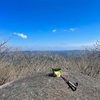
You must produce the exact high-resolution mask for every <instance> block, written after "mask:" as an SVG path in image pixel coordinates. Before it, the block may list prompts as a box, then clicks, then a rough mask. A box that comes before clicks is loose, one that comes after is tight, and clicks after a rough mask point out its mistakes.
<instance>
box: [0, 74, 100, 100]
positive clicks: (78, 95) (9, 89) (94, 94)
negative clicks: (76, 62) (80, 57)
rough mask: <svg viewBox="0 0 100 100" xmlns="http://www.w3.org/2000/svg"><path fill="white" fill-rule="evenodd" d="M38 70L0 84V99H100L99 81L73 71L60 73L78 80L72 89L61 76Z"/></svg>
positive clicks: (74, 80) (71, 79) (70, 78)
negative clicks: (77, 84)
mask: <svg viewBox="0 0 100 100" xmlns="http://www.w3.org/2000/svg"><path fill="white" fill-rule="evenodd" d="M48 74H49V72H41V73H40V72H38V73H35V74H32V75H30V76H27V77H24V78H21V79H17V80H15V81H13V82H10V83H6V84H5V85H2V86H0V100H100V81H99V80H97V79H95V78H91V77H90V76H85V75H82V74H79V73H75V72H65V73H62V74H63V75H65V77H68V79H69V80H70V81H72V82H78V83H79V86H78V88H77V90H76V91H74V92H73V91H72V90H71V89H70V88H69V87H68V85H67V84H66V83H65V81H64V80H63V79H62V78H58V77H51V76H48Z"/></svg>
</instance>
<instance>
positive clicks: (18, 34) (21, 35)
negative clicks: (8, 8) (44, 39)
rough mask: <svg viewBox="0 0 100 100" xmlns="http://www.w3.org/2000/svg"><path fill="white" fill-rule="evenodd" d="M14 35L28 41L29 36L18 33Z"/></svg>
mask: <svg viewBox="0 0 100 100" xmlns="http://www.w3.org/2000/svg"><path fill="white" fill-rule="evenodd" d="M14 34H15V35H17V36H19V37H21V38H23V39H27V35H25V34H23V33H16V32H14Z"/></svg>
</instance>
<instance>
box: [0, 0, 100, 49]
mask: <svg viewBox="0 0 100 100" xmlns="http://www.w3.org/2000/svg"><path fill="white" fill-rule="evenodd" d="M0 34H2V37H4V38H6V37H9V36H12V38H11V40H10V41H9V42H8V45H10V46H18V47H22V48H23V49H32V50H69V49H80V48H82V46H91V45H92V44H94V43H95V42H96V41H97V40H100V0H0Z"/></svg>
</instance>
